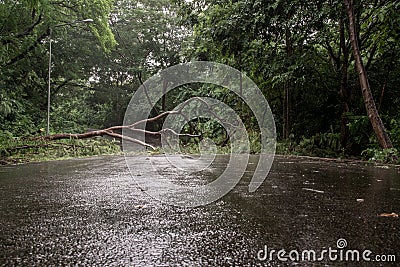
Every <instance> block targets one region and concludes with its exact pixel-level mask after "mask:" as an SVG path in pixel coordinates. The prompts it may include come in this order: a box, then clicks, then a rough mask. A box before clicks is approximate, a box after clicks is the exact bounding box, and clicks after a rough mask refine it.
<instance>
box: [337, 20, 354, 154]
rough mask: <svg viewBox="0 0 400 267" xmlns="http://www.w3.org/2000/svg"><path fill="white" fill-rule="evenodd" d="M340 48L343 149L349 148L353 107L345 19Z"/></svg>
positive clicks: (341, 140)
mask: <svg viewBox="0 0 400 267" xmlns="http://www.w3.org/2000/svg"><path fill="white" fill-rule="evenodd" d="M339 24H340V48H339V55H338V61H339V68H340V70H341V75H342V78H341V82H340V92H339V94H340V100H341V102H342V116H341V123H340V124H341V125H340V143H341V145H342V147H343V148H346V147H347V144H348V140H349V136H350V131H349V126H348V123H349V120H348V113H349V112H350V107H351V90H350V87H349V84H348V68H349V51H348V48H347V45H346V38H345V27H344V21H343V19H340V21H339ZM341 53H343V60H341V59H340V58H341Z"/></svg>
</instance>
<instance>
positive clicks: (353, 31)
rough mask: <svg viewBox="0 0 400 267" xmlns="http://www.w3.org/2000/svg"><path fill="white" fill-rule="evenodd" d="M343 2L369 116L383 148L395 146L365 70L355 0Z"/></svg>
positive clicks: (344, 0)
mask: <svg viewBox="0 0 400 267" xmlns="http://www.w3.org/2000/svg"><path fill="white" fill-rule="evenodd" d="M343 2H344V5H345V8H346V11H347V16H348V19H349V32H350V40H351V46H352V50H353V55H354V59H355V63H356V67H357V70H358V75H359V80H360V85H361V92H362V96H363V99H364V104H365V108H366V110H367V114H368V117H369V119H370V121H371V124H372V128H373V129H374V132H375V135H376V137H377V139H378V142H379V145H380V146H381V147H382V148H392V147H393V145H392V142H391V140H390V137H389V135H388V133H387V131H386V128H385V126H384V124H383V122H382V120H381V118H380V116H379V113H378V110H377V108H376V105H375V101H374V98H373V95H372V92H371V88H370V85H369V82H368V78H367V73H366V71H365V67H364V63H363V60H362V56H361V52H360V46H359V43H360V40H359V37H358V36H359V34H358V30H357V29H358V28H359V27H357V25H356V19H355V12H354V10H355V7H354V0H343Z"/></svg>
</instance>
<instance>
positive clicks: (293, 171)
mask: <svg viewBox="0 0 400 267" xmlns="http://www.w3.org/2000/svg"><path fill="white" fill-rule="evenodd" d="M227 159H228V158H227V157H225V156H218V157H217V159H216V162H215V163H214V164H213V165H211V166H210V167H209V169H207V170H204V171H201V172H200V173H199V174H198V175H197V176H196V175H195V176H190V179H191V180H190V181H182V176H179V175H178V176H176V178H177V180H178V181H177V183H179V182H182V183H187V184H190V185H193V186H195V184H196V183H197V184H205V183H207V182H210V181H212V180H213V179H215V176H216V175H218V173H219V172H221V171H222V170H223V168H224V166H225V164H226V162H227ZM256 164H257V157H256V156H252V157H251V164H250V165H249V167H248V170H247V171H246V173H245V177H244V178H243V179H242V180H241V181H240V182H239V184H238V185H237V186H236V188H235V189H234V190H233V191H232V192H231V193H229V194H228V195H226V196H225V197H223V198H222V199H220V200H218V201H216V202H214V203H212V204H210V205H207V206H205V207H198V208H194V209H189V208H179V207H172V206H168V205H164V204H161V203H160V202H158V201H156V200H154V199H152V198H151V197H149V196H148V195H146V193H145V192H143V191H142V190H140V189H139V188H138V186H137V184H136V182H135V180H134V179H133V178H132V177H131V175H130V173H129V172H128V170H127V167H126V164H125V160H124V158H122V157H103V158H91V159H78V160H68V161H59V162H46V163H34V164H26V165H20V166H7V167H2V168H0V265H1V266H14V265H24V266H32V265H36V266H45V265H91V266H93V265H96V266H268V264H271V266H275V265H278V264H281V263H280V262H279V261H278V260H277V259H274V260H272V261H260V260H259V259H258V258H257V253H258V252H259V251H260V250H262V249H264V247H265V245H267V246H268V248H271V249H276V250H279V249H285V250H286V251H290V250H299V251H301V250H304V249H313V250H317V251H320V250H322V249H324V248H327V247H336V242H337V240H338V239H340V238H344V239H346V241H347V248H349V249H358V250H360V251H362V250H365V249H368V250H371V251H372V252H373V253H375V254H396V253H397V255H396V256H397V261H398V262H399V261H400V255H399V254H398V251H399V247H400V221H399V218H395V217H381V216H378V214H381V213H389V214H390V213H392V212H393V213H396V214H399V213H400V173H399V171H398V169H396V168H392V167H390V168H382V167H373V166H367V165H366V164H364V163H341V162H324V161H317V160H312V159H306V158H283V157H277V158H276V159H275V162H274V164H273V167H272V170H271V172H270V174H269V176H268V178H267V179H266V180H265V182H264V184H263V185H262V186H261V187H260V188H259V189H258V190H257V191H256V192H255V193H249V192H248V184H249V181H250V179H251V177H252V168H253V169H254V167H255V165H256ZM137 168H138V172H140V166H137ZM132 172H133V173H134V170H133V171H132ZM167 173H169V175H171V177H173V176H174V171H173V170H167ZM188 179H189V178H188ZM183 180H184V179H183ZM289 263H290V262H289ZM289 263H286V264H289ZM298 263H299V264H300V265H304V266H311V263H307V262H306V263H304V262H301V261H300V262H298ZM314 264H315V265H314V266H324V264H328V265H329V266H337V265H338V266H348V265H349V264H350V263H348V262H329V261H327V260H323V261H322V262H319V263H318V264H319V265H318V264H317V263H314ZM360 265H361V266H363V265H365V266H379V265H368V264H367V263H354V266H360ZM282 266H284V265H283V264H282ZM392 266H395V265H392Z"/></svg>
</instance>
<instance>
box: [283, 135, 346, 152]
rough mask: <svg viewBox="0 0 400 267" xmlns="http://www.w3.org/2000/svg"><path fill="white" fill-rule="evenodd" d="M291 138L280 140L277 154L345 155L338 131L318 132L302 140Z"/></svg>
mask: <svg viewBox="0 0 400 267" xmlns="http://www.w3.org/2000/svg"><path fill="white" fill-rule="evenodd" d="M293 137H294V136H293V135H292V136H291V138H289V140H286V141H282V142H279V143H278V145H277V150H276V151H277V152H276V153H277V154H284V155H307V156H317V157H343V156H344V154H343V149H342V147H341V145H340V135H339V134H337V133H324V134H321V133H318V134H315V135H313V136H311V137H309V138H306V137H304V136H303V137H302V138H301V139H300V141H298V142H296V141H295V140H293Z"/></svg>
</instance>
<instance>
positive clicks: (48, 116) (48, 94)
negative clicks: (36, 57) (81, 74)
mask: <svg viewBox="0 0 400 267" xmlns="http://www.w3.org/2000/svg"><path fill="white" fill-rule="evenodd" d="M90 22H93V20H92V19H84V20H78V21H73V22H70V23H63V24H58V25H55V26H53V28H56V27H61V26H67V25H72V24H76V23H90ZM52 30H53V29H52V28H50V32H49V69H48V71H49V73H48V78H49V79H48V82H47V86H48V87H47V129H46V134H47V135H49V134H50V97H51V54H52V51H51V49H52V47H51V44H52V41H53V40H52V39H51V36H52Z"/></svg>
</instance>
